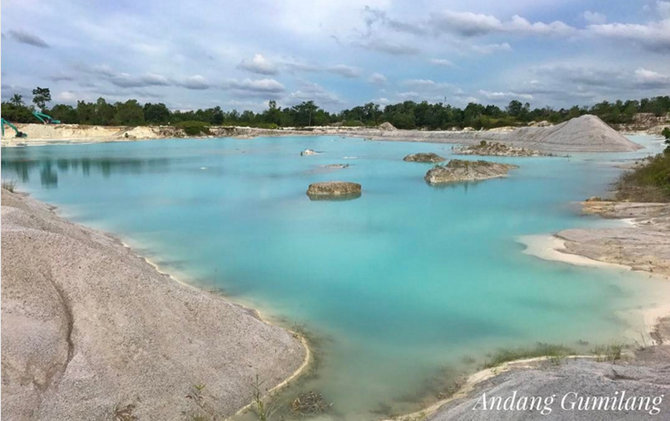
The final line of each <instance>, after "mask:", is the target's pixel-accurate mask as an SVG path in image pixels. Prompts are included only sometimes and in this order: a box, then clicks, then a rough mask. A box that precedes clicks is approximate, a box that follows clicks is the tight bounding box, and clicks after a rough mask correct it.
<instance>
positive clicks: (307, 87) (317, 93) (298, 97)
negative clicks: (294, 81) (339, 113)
mask: <svg viewBox="0 0 670 421" xmlns="http://www.w3.org/2000/svg"><path fill="white" fill-rule="evenodd" d="M287 100H288V102H289V103H291V104H297V103H299V102H303V101H314V102H316V103H317V104H320V105H325V106H334V105H342V104H343V103H344V102H343V101H342V100H341V99H340V97H339V96H337V94H335V93H333V92H330V91H328V90H326V89H325V88H324V87H323V86H321V85H319V84H317V83H312V82H304V83H303V84H302V86H301V87H300V89H298V90H296V91H294V92H291V93H290V94H289V96H288V99H287Z"/></svg>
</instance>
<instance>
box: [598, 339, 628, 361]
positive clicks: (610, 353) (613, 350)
mask: <svg viewBox="0 0 670 421" xmlns="http://www.w3.org/2000/svg"><path fill="white" fill-rule="evenodd" d="M623 350H624V346H623V345H622V344H612V345H604V346H602V345H601V346H597V347H596V348H595V349H594V350H593V353H594V354H595V355H596V359H597V361H600V362H608V363H615V362H617V361H619V360H620V359H621V358H622V356H623Z"/></svg>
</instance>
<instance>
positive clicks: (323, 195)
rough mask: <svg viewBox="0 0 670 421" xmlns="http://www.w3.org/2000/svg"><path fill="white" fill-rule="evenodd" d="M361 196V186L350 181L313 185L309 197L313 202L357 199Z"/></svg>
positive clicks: (308, 189)
mask: <svg viewBox="0 0 670 421" xmlns="http://www.w3.org/2000/svg"><path fill="white" fill-rule="evenodd" d="M360 195H361V185H360V184H358V183H351V182H348V181H325V182H321V183H312V184H310V185H309V187H308V188H307V196H309V198H310V199H312V200H328V199H355V198H357V197H359V196H360Z"/></svg>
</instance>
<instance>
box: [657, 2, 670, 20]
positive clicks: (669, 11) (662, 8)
mask: <svg viewBox="0 0 670 421" xmlns="http://www.w3.org/2000/svg"><path fill="white" fill-rule="evenodd" d="M656 9H657V10H658V14H659V15H660V16H661V17H662V18H664V19H670V1H657V2H656Z"/></svg>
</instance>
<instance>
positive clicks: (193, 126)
mask: <svg viewBox="0 0 670 421" xmlns="http://www.w3.org/2000/svg"><path fill="white" fill-rule="evenodd" d="M175 127H177V128H179V129H182V130H184V133H186V134H187V135H189V136H198V135H200V134H205V135H208V134H211V133H210V131H209V125H208V124H207V123H205V122H203V121H181V122H179V123H177V124H175Z"/></svg>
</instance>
